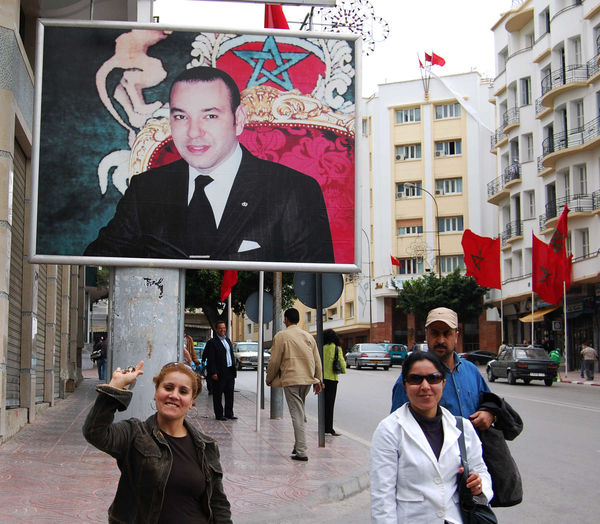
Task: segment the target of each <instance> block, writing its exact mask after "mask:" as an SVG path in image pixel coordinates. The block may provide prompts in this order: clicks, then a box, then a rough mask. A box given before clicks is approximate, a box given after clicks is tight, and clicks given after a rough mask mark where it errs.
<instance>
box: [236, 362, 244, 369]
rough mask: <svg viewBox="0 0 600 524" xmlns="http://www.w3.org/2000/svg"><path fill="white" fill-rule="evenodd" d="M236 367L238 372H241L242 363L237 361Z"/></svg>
mask: <svg viewBox="0 0 600 524" xmlns="http://www.w3.org/2000/svg"><path fill="white" fill-rule="evenodd" d="M236 367H237V370H238V371H242V367H243V366H242V363H241V362H240V361H239V360H238V361H237V366H236Z"/></svg>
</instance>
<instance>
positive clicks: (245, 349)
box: [236, 344, 258, 353]
mask: <svg viewBox="0 0 600 524" xmlns="http://www.w3.org/2000/svg"><path fill="white" fill-rule="evenodd" d="M236 351H238V352H240V353H250V352H252V351H254V352H255V353H258V344H238V345H237V346H236Z"/></svg>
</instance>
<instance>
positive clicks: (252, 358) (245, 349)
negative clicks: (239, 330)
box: [233, 342, 271, 370]
mask: <svg viewBox="0 0 600 524" xmlns="http://www.w3.org/2000/svg"><path fill="white" fill-rule="evenodd" d="M233 356H234V358H235V366H236V368H237V369H238V370H242V369H244V368H252V369H256V368H258V342H234V343H233ZM270 358H271V354H270V353H269V352H267V351H263V365H264V366H266V365H267V364H268V363H269V359H270Z"/></svg>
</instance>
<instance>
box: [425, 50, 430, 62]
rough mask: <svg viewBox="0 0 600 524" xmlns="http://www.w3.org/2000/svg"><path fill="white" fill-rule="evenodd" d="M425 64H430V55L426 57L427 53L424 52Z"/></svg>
mask: <svg viewBox="0 0 600 524" xmlns="http://www.w3.org/2000/svg"><path fill="white" fill-rule="evenodd" d="M425 62H431V55H428V54H427V51H426V52H425Z"/></svg>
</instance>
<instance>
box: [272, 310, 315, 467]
mask: <svg viewBox="0 0 600 524" xmlns="http://www.w3.org/2000/svg"><path fill="white" fill-rule="evenodd" d="M299 320H300V314H299V313H298V310H297V309H295V308H290V309H288V310H286V312H285V313H284V315H283V322H284V323H285V327H286V329H285V330H284V331H280V332H279V333H277V334H276V335H275V337H274V338H273V347H272V349H271V359H270V360H269V365H268V367H267V379H266V381H267V386H273V387H282V388H283V392H284V394H285V400H286V402H287V405H288V408H289V410H290V416H291V417H292V424H293V426H294V440H295V443H294V450H293V451H292V459H293V460H300V461H303V462H306V461H307V460H308V456H307V446H306V415H305V408H304V403H305V401H306V395H308V392H309V390H310V387H311V385H312V387H313V391H314V392H315V395H318V394H319V393H320V392H321V390H322V389H323V384H322V381H323V370H322V367H321V358H320V357H319V351H318V349H317V344H316V343H315V339H314V338H313V336H312V335H311V334H310V333H307V332H306V331H304V330H303V329H301V328H300V327H298V322H299Z"/></svg>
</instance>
